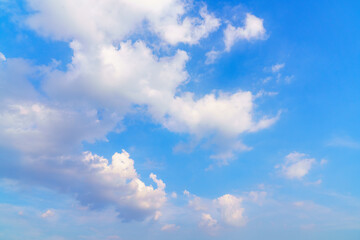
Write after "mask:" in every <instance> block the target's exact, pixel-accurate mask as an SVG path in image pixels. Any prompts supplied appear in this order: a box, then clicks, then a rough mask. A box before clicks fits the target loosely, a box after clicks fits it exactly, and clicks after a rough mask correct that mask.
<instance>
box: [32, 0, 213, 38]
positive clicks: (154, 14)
mask: <svg viewBox="0 0 360 240" xmlns="http://www.w3.org/2000/svg"><path fill="white" fill-rule="evenodd" d="M28 3H29V6H30V7H31V9H33V10H34V11H35V13H34V14H33V15H31V16H30V17H29V18H28V20H27V23H28V25H29V26H30V27H32V28H33V29H35V30H36V31H37V32H39V33H40V34H42V35H43V36H50V37H52V38H55V39H60V40H73V39H77V40H79V41H81V42H82V43H89V44H93V43H99V42H101V43H104V42H107V43H111V42H112V41H119V40H120V41H121V40H123V39H124V38H126V37H129V36H130V35H131V34H133V33H137V32H145V31H146V30H149V31H150V32H154V33H156V34H158V36H159V37H160V38H161V39H163V40H164V41H166V42H167V43H169V44H177V43H179V42H184V43H188V44H195V43H198V41H199V40H200V39H201V38H203V37H207V36H208V34H209V33H210V32H212V31H214V30H216V29H217V28H218V27H219V25H220V22H219V20H218V19H217V18H215V17H214V16H213V15H211V14H209V13H207V11H206V8H205V7H204V8H202V9H201V10H200V18H197V17H189V16H186V17H183V16H184V15H185V14H186V13H187V10H186V8H188V6H187V4H186V3H185V1H181V0H156V1H151V2H144V1H141V0H120V1H117V0H106V1H101V2H99V1H96V0H79V1H72V0H64V1H56V0H50V1H45V0H28ZM60 9H61V10H60ZM181 19H182V20H181Z"/></svg>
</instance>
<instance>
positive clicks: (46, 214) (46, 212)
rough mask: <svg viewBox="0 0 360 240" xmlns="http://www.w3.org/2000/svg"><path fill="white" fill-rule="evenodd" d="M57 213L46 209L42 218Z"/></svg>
mask: <svg viewBox="0 0 360 240" xmlns="http://www.w3.org/2000/svg"><path fill="white" fill-rule="evenodd" d="M54 215H55V212H54V211H53V210H50V209H48V210H46V211H45V212H44V213H43V214H41V217H42V218H49V217H53V216H54Z"/></svg>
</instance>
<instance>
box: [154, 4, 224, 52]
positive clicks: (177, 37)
mask: <svg viewBox="0 0 360 240" xmlns="http://www.w3.org/2000/svg"><path fill="white" fill-rule="evenodd" d="M200 16H201V19H200V18H189V17H185V19H184V20H183V21H182V22H179V20H178V19H176V18H175V17H174V16H167V17H165V18H161V19H157V20H156V21H154V22H155V23H154V29H155V32H157V33H158V34H159V35H160V36H161V37H162V38H163V39H164V40H165V41H166V42H168V43H169V44H172V45H175V44H177V43H179V42H183V43H188V44H196V43H198V42H199V40H200V39H201V38H204V37H207V36H208V35H209V33H211V32H213V31H215V30H216V29H218V27H219V26H220V21H219V19H217V18H215V17H214V16H213V15H212V14H209V13H208V12H207V10H206V7H203V8H202V9H201V10H200Z"/></svg>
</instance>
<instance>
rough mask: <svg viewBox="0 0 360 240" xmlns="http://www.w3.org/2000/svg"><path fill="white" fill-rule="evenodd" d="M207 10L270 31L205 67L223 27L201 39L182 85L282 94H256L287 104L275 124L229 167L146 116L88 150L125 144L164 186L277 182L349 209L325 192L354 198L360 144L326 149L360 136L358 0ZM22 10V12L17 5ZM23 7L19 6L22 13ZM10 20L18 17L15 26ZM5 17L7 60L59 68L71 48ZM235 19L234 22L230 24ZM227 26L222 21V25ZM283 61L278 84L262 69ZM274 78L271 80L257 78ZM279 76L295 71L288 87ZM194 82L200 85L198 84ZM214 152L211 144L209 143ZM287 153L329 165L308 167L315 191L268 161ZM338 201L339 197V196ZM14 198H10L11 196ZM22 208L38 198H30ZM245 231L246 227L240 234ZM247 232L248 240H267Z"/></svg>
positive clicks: (214, 192) (286, 190) (287, 193)
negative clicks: (179, 148)
mask: <svg viewBox="0 0 360 240" xmlns="http://www.w3.org/2000/svg"><path fill="white" fill-rule="evenodd" d="M206 4H207V5H208V9H209V11H210V12H214V13H215V14H216V15H229V18H230V16H231V14H229V11H233V12H234V11H235V12H236V11H238V12H240V13H243V12H244V11H243V10H246V11H250V12H251V13H253V14H255V15H256V16H258V17H261V18H263V19H264V25H265V28H266V30H267V32H268V34H269V38H268V39H267V40H266V41H258V42H254V43H241V42H240V43H237V44H236V45H235V46H234V47H233V49H232V51H231V52H230V53H224V54H222V55H221V56H220V57H219V59H218V60H217V61H216V62H215V64H213V65H205V64H204V60H205V57H204V56H205V53H206V52H207V51H209V50H211V49H212V48H214V49H215V50H222V48H223V45H222V32H221V31H219V32H217V33H214V34H212V35H211V36H210V37H209V39H206V40H203V43H204V44H203V45H201V47H199V46H192V47H187V46H184V49H186V50H187V51H189V54H190V56H191V60H190V61H189V63H188V71H189V73H190V76H191V81H190V83H189V84H188V85H187V86H186V87H185V89H186V90H191V91H194V92H196V93H197V94H199V95H202V94H206V93H209V92H210V91H212V90H213V89H219V90H223V91H230V92H234V91H236V90H237V89H242V90H250V91H252V92H255V93H256V92H258V91H260V90H265V91H274V92H278V95H277V96H273V97H264V99H259V100H258V103H259V109H258V110H260V111H262V112H264V113H267V114H269V115H274V114H276V112H277V111H278V110H283V113H282V115H281V118H280V120H279V121H278V122H277V123H276V124H275V125H274V126H273V127H271V128H270V129H266V130H263V131H260V132H258V133H254V134H249V135H246V134H245V135H243V136H242V140H243V141H244V143H245V144H247V145H249V146H251V147H253V150H251V151H249V152H243V153H240V154H238V155H237V156H236V158H235V159H234V160H233V161H231V162H230V165H229V166H223V167H219V168H214V169H213V170H211V171H205V169H206V168H207V167H208V166H209V165H210V164H211V163H212V161H211V160H210V159H209V155H210V154H209V148H203V147H201V146H200V147H197V148H195V149H194V150H193V151H192V152H191V153H190V154H189V153H177V152H174V151H173V147H174V146H175V145H176V144H178V143H179V142H182V141H185V142H186V141H189V140H190V137H189V136H186V135H180V134H175V133H171V132H169V131H167V130H165V129H163V128H162V127H161V126H159V125H157V124H154V123H151V121H149V119H147V118H146V117H141V118H140V119H139V116H138V115H135V116H134V115H132V116H128V117H127V118H126V119H125V121H124V125H125V126H126V130H125V131H123V132H122V133H110V134H109V135H108V139H109V142H97V143H95V144H89V143H84V150H90V151H93V152H94V153H96V154H98V155H103V156H105V157H107V158H111V155H112V154H113V153H114V152H116V151H118V152H119V151H121V149H125V150H127V151H128V152H129V153H130V154H131V157H132V158H133V159H134V160H135V167H136V169H137V170H138V172H139V173H140V174H141V175H142V177H143V180H144V181H145V182H146V181H148V180H147V179H146V178H147V176H148V174H149V173H150V172H154V173H157V175H158V176H159V177H160V178H161V179H163V180H164V181H165V182H166V184H167V191H169V192H171V191H177V192H178V193H181V192H182V191H183V190H184V189H188V190H189V191H190V192H193V193H196V194H197V195H199V196H203V197H209V198H213V197H218V196H220V195H223V194H225V193H229V192H230V193H242V192H246V191H250V190H253V189H254V188H256V186H257V185H258V184H261V183H264V184H268V185H273V186H278V185H280V184H281V185H282V188H281V189H278V190H276V192H277V193H278V194H281V195H282V196H284V198H286V199H291V200H294V201H295V200H311V201H315V202H318V203H319V204H324V205H331V206H336V208H338V209H340V210H342V208H343V210H344V211H348V210H349V209H347V207H346V206H344V205H341V204H344V202H339V201H337V200H334V197H329V196H328V195H326V194H324V193H330V192H336V193H338V194H341V195H346V196H352V197H360V188H359V184H360V178H359V170H360V159H359V158H360V154H359V149H352V148H345V147H341V146H340V147H334V146H328V145H327V142H328V141H330V140H331V138H333V137H341V136H345V137H347V136H350V137H351V138H353V139H355V140H357V141H360V127H359V122H360V108H359V106H360V94H359V92H360V79H359V78H360V66H359V63H360V61H359V59H360V15H359V10H360V2H359V1H280V0H279V1H266V0H263V1H261V0H257V1H241V5H240V6H239V7H238V8H237V10H234V9H232V8H233V7H234V6H237V5H238V4H239V2H238V1H206ZM23 11H24V10H23ZM23 13H24V12H23ZM14 21H15V22H14ZM16 21H17V20H16V19H15V20H14V18H13V15H12V14H11V13H3V14H1V15H0V52H3V53H4V54H5V56H7V57H9V58H12V57H21V58H26V59H30V60H31V61H33V62H34V64H37V65H41V64H49V63H50V62H51V59H53V58H54V59H57V60H61V61H62V62H63V65H61V68H63V69H64V67H65V64H66V63H68V62H69V61H70V59H71V55H72V51H71V50H70V49H69V47H68V45H67V43H64V42H61V41H51V40H48V39H43V38H41V37H39V36H37V35H36V33H34V32H32V31H30V30H27V29H26V28H25V27H24V26H19V24H18V23H17V22H16ZM234 23H235V24H236V25H238V26H239V25H241V23H240V22H239V21H237V22H234ZM223 27H224V26H223ZM277 63H285V67H284V69H283V70H282V71H281V74H282V80H281V81H280V82H279V83H277V82H276V79H275V75H274V74H272V73H270V72H266V71H264V68H265V67H270V66H271V65H274V64H277ZM268 76H272V77H273V79H272V80H270V82H268V83H267V84H262V83H261V81H262V79H264V78H266V77H268ZM285 76H294V78H293V80H292V81H291V83H289V84H286V83H285V82H284V77H285ZM194 80H196V81H194ZM210 150H211V149H210ZM292 151H299V152H304V153H307V154H309V155H310V156H311V157H314V158H316V159H317V160H321V159H322V158H325V159H327V160H328V164H327V165H326V166H325V167H323V168H320V167H316V168H314V169H313V170H312V171H311V173H310V174H309V176H307V177H306V180H307V181H312V182H313V181H316V180H318V179H320V178H321V179H322V180H323V183H322V184H321V186H319V187H313V186H310V187H309V186H304V185H303V184H302V183H297V182H295V181H290V182H285V181H284V179H281V178H279V177H278V176H277V175H276V171H275V170H274V166H275V165H276V164H278V163H280V162H281V161H282V160H283V158H284V156H286V155H287V154H288V153H290V152H292ZM18 194H19V196H13V195H9V194H8V193H7V192H4V191H1V193H0V197H1V199H2V200H1V201H2V202H4V201H5V202H9V203H11V202H13V203H15V204H16V203H18V202H19V201H20V200H19V199H20V198H21V194H22V193H18ZM335 199H336V198H335ZM12 200H13V201H12ZM26 204H28V205H34V204H36V200H29V201H28V202H26ZM242 231H245V230H242ZM316 234H317V236H318V237H314V235H311V236H310V235H309V236H306V235H299V237H298V239H354V240H355V239H358V238H356V237H359V231H350V230H349V231H335V232H333V231H328V232H324V233H323V232H318V233H316ZM270 236H273V238H271V239H287V238H288V237H290V236H291V239H294V238H293V236H294V234H293V232H289V233H287V232H286V231H285V232H283V233H281V234H280V233H272V235H271V234H270ZM263 237H264V236H263V235H261V233H259V235H256V236H255V235H254V233H248V239H263Z"/></svg>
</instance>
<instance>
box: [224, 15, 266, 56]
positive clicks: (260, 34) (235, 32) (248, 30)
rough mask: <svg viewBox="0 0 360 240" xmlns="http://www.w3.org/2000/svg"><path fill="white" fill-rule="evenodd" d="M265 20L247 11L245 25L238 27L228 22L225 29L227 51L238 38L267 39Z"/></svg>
mask: <svg viewBox="0 0 360 240" xmlns="http://www.w3.org/2000/svg"><path fill="white" fill-rule="evenodd" d="M263 21H264V20H263V19H261V18H258V17H256V16H254V15H252V14H250V13H247V14H246V18H245V26H244V27H237V28H236V27H234V26H233V25H231V24H228V26H227V28H226V29H225V31H224V43H225V51H227V52H228V51H230V49H231V47H232V46H233V45H234V43H235V42H236V41H238V40H242V39H245V40H247V41H251V40H265V39H266V30H265V28H264V24H263Z"/></svg>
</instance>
